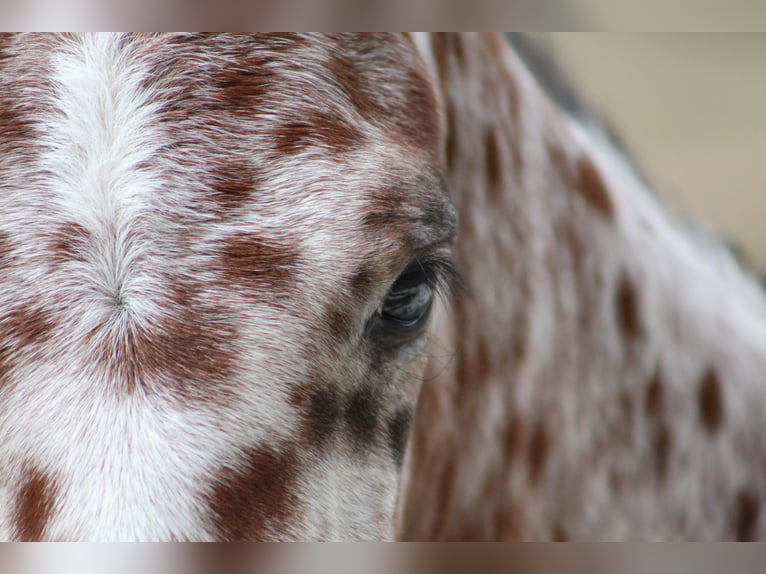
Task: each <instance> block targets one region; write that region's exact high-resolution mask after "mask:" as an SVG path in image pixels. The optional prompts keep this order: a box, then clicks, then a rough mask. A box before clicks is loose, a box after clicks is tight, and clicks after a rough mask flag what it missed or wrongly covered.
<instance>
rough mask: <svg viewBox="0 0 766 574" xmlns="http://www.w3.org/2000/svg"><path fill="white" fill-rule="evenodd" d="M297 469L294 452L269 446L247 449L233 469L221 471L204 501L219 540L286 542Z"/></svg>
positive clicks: (293, 516) (293, 512)
mask: <svg viewBox="0 0 766 574" xmlns="http://www.w3.org/2000/svg"><path fill="white" fill-rule="evenodd" d="M298 469H299V460H298V456H297V455H296V453H295V452H294V451H292V450H290V449H288V450H286V451H284V452H277V451H275V450H272V449H270V448H268V447H258V448H253V449H251V450H249V451H248V452H246V453H244V456H243V457H242V460H241V463H240V464H238V465H236V466H230V465H226V466H223V467H222V468H221V469H220V470H219V471H218V473H217V476H216V479H215V481H214V483H213V485H212V492H211V494H210V495H209V498H208V504H209V509H210V519H211V522H212V525H213V526H214V528H215V530H216V536H217V538H218V540H220V541H259V540H282V539H285V538H286V537H287V530H286V527H287V526H289V525H290V524H291V523H292V522H293V521H295V520H296V519H297V513H298V498H297V495H296V493H295V488H296V484H297V477H298V473H299V470H298Z"/></svg>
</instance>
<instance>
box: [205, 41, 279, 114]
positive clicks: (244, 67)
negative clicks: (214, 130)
mask: <svg viewBox="0 0 766 574" xmlns="http://www.w3.org/2000/svg"><path fill="white" fill-rule="evenodd" d="M266 63H267V59H266V58H264V57H259V56H254V55H252V54H250V55H248V57H246V58H241V59H240V61H239V62H238V64H237V65H236V66H231V67H229V68H225V69H223V70H221V71H219V72H217V73H216V74H215V76H214V77H213V85H214V86H215V87H216V88H218V91H217V92H216V103H218V104H220V105H221V106H222V107H223V108H224V109H226V110H227V111H230V112H232V113H234V114H238V115H243V116H245V117H253V116H254V115H255V114H257V113H258V112H259V110H260V109H261V108H262V107H263V105H264V103H265V102H268V99H267V96H268V95H269V93H270V92H271V90H272V89H273V87H274V85H275V84H276V83H277V82H278V80H279V78H278V76H277V75H276V74H275V73H274V72H273V71H272V70H271V69H270V68H269V67H268V66H267V65H265V64H266Z"/></svg>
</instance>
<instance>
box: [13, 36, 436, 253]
mask: <svg viewBox="0 0 766 574" xmlns="http://www.w3.org/2000/svg"><path fill="white" fill-rule="evenodd" d="M23 42H26V43H27V44H28V45H27V46H24V45H23V44H22V43H23ZM6 44H8V42H6ZM11 44H12V43H11ZM18 44H19V45H18V46H17V47H16V48H14V47H13V46H12V45H11V46H6V47H5V48H4V52H5V53H4V54H3V56H4V61H3V63H2V65H0V80H2V76H3V75H4V73H3V72H5V74H6V75H5V77H6V82H4V84H7V87H9V90H8V91H7V93H6V100H7V101H8V103H9V108H10V107H11V104H13V107H16V106H15V103H16V100H23V99H27V100H34V99H40V100H41V101H40V102H39V106H38V107H39V108H40V109H42V110H43V112H49V111H50V110H51V108H53V109H54V110H55V108H56V107H58V108H59V109H58V110H55V112H62V111H63V112H64V114H61V113H54V116H56V121H54V122H52V123H51V124H50V125H45V126H44V128H45V130H50V129H51V128H52V127H53V128H54V132H55V128H56V127H59V128H61V131H62V134H61V137H59V140H60V141H58V144H60V145H59V150H58V151H61V150H62V149H65V150H66V154H62V153H58V157H64V155H66V156H67V157H66V158H65V159H66V161H65V163H68V164H74V165H85V163H86V162H85V161H84V160H82V157H83V156H87V157H88V158H89V159H88V160H87V161H88V162H89V163H88V169H90V166H92V165H94V164H96V163H98V162H100V163H101V165H102V166H103V165H106V164H108V165H109V169H108V170H102V172H104V173H106V172H108V173H109V174H111V178H112V180H113V181H111V182H108V183H109V186H110V188H112V189H119V188H121V186H122V184H123V182H124V181H126V180H129V179H130V177H131V176H132V174H136V173H139V174H147V173H153V174H155V175H158V177H157V178H155V179H154V180H153V181H154V182H156V181H157V180H158V179H161V180H162V182H163V185H162V187H163V189H162V194H163V197H162V198H158V196H157V195H156V194H155V196H154V197H152V198H151V201H152V202H154V203H155V205H157V204H163V203H168V202H169V200H168V199H167V198H170V197H177V198H178V200H179V203H180V202H185V203H186V205H188V206H190V207H192V209H195V210H196V212H197V215H196V216H195V217H193V218H192V219H195V221H194V223H195V224H196V223H199V222H200V221H201V220H202V219H203V218H204V214H207V215H210V217H211V218H218V219H226V218H230V216H235V217H240V218H244V219H247V218H248V217H250V218H252V217H256V216H257V217H260V218H261V220H260V223H263V225H259V227H260V228H261V229H262V230H265V231H268V230H272V231H274V233H275V234H277V235H279V236H280V237H281V238H282V239H285V238H286V237H287V235H289V234H292V235H293V236H297V235H300V233H301V230H303V231H306V230H308V229H309V228H310V225H308V226H307V225H304V226H301V225H295V224H300V223H310V222H314V223H315V222H316V221H317V220H318V219H322V217H321V215H322V214H323V215H325V216H327V217H324V219H323V221H322V223H323V228H324V229H326V230H330V229H333V228H335V229H336V231H337V230H340V231H343V230H346V231H347V230H349V229H350V227H349V223H354V222H358V221H359V219H360V217H362V218H365V217H367V220H368V221H372V220H374V219H375V217H368V216H367V214H366V213H365V212H367V211H369V210H370V209H372V210H374V211H375V213H376V214H378V215H380V214H381V213H382V212H383V211H386V210H387V211H386V213H387V215H389V216H390V215H391V214H392V213H394V212H397V211H398V212H399V213H402V212H405V211H406V210H407V207H411V205H412V204H421V205H424V202H425V203H428V202H430V203H431V206H430V207H428V206H425V207H424V209H426V210H430V212H431V213H433V212H434V211H435V210H434V209H433V206H434V205H435V204H437V203H439V197H437V196H439V195H443V190H442V189H441V185H440V183H439V175H438V172H439V169H440V168H439V158H438V156H439V150H440V148H441V133H440V121H439V118H438V112H437V111H436V110H437V105H436V102H435V99H434V94H433V88H432V86H431V84H430V81H429V80H428V78H427V76H426V74H425V73H424V71H423V68H422V65H421V62H420V60H419V57H418V56H417V53H416V51H415V49H414V47H413V46H412V45H411V43H410V42H409V41H408V40H407V39H406V38H404V37H400V36H395V35H386V34H382V35H354V34H344V35H329V36H328V35H311V34H285V35H265V34H248V35H204V34H191V35H189V34H179V35H120V36H114V35H109V36H92V35H82V36H66V37H55V36H54V37H32V38H22V39H20V40H18ZM29 45H32V46H33V47H35V48H36V49H30V48H29ZM14 56H16V57H15V58H14ZM19 56H20V57H19ZM30 60H33V61H30ZM34 63H37V64H38V65H37V66H34V65H32V64H34ZM3 68H8V69H6V70H4V69H3ZM22 68H25V69H26V70H27V72H26V73H27V75H28V76H29V77H28V78H26V79H27V80H29V82H26V83H27V84H28V85H39V86H41V87H40V89H38V90H37V91H36V92H32V91H31V90H27V91H26V92H24V93H22V91H21V90H20V89H15V88H13V86H12V85H11V84H9V83H8V81H10V80H12V79H13V78H14V77H16V76H17V74H18V73H20V71H21V69H22ZM29 70H32V71H31V72H30V71H29ZM35 75H37V76H38V77H37V78H35V77H34V76H35ZM77 75H79V77H77V78H73V76H77ZM50 77H53V82H49V81H46V80H50ZM35 79H36V80H39V81H37V82H35V81H33V80H35ZM17 85H18V84H17ZM51 86H54V88H51ZM46 90H50V92H49V93H47V94H46ZM70 92H71V93H70ZM82 93H87V94H89V95H88V96H87V97H82ZM94 94H95V95H94ZM46 96H47V97H46ZM86 100H88V101H86ZM51 101H52V102H54V103H53V105H51V104H50V102H51ZM126 101H127V102H128V103H126ZM33 103H38V102H33ZM0 105H1V104H0ZM22 107H23V106H22ZM29 109H30V110H31V111H36V109H35V108H34V106H29ZM86 110H92V113H90V112H86ZM66 114H69V115H70V116H75V117H86V118H87V116H94V117H95V118H98V119H99V120H100V121H102V122H104V123H109V124H110V125H109V126H107V127H104V126H99V125H96V121H91V119H90V118H87V119H84V120H83V121H79V120H78V121H79V123H78V124H77V126H75V127H73V125H74V124H75V123H77V122H71V121H70V122H64V121H59V120H61V117H62V116H64V115H66ZM22 116H23V114H20V120H19V124H20V125H22V124H23V125H25V126H26V125H31V124H34V123H35V121H36V120H35V119H34V116H33V115H32V114H31V113H30V114H29V117H22ZM63 132H66V133H63ZM139 133H140V134H141V135H140V136H136V134H139ZM46 137H47V136H46ZM56 137H57V134H56V133H54V134H53V136H51V137H50V138H48V141H50V140H51V139H52V140H55V139H56ZM67 138H68V139H70V140H77V139H78V138H79V139H81V140H85V141H86V142H89V143H87V144H83V146H80V147H83V148H87V146H88V145H91V144H92V145H91V147H92V148H94V150H95V151H90V150H88V149H85V152H84V153H79V152H78V154H75V151H76V150H75V151H73V150H72V149H67V146H65V145H61V144H62V143H63V139H67ZM38 139H43V138H42V137H40V138H38ZM54 143H55V142H54ZM74 143H76V144H80V143H81V142H79V141H74ZM103 143H107V144H108V145H109V146H110V149H111V150H113V151H114V152H115V153H113V154H112V155H111V156H110V155H109V154H107V153H106V152H104V149H103V147H104V146H103V145H101V144H103ZM96 144H98V145H100V146H101V148H102V149H100V150H97V149H95V148H96ZM136 149H138V150H143V152H145V153H142V152H138V153H137V152H136V151H135V150H136ZM17 151H18V152H19V153H21V151H23V150H20V149H19V150H17ZM10 155H13V154H10ZM75 155H76V157H75ZM115 156H118V157H119V158H120V163H119V165H115V160H114V157H115ZM72 159H74V161H70V160H72ZM10 163H12V162H9V165H10ZM56 169H57V168H55V166H54V170H56ZM61 171H62V170H58V172H61ZM81 179H82V180H84V179H85V178H84V177H83V178H81ZM102 180H103V178H102ZM116 180H119V181H116ZM115 183H116V185H112V184H115ZM149 183H152V182H149ZM99 185H101V184H99ZM403 190H406V193H402V191H403ZM144 194H146V193H145V192H144ZM123 195H125V197H126V198H127V199H128V200H129V202H133V201H134V199H135V197H137V195H138V194H136V196H133V195H130V197H128V195H129V194H127V193H123ZM82 196H83V194H82V193H80V194H78V197H79V198H80V199H82ZM86 199H87V198H86ZM160 207H161V208H163V209H164V211H170V208H171V207H172V206H170V205H169V204H168V205H164V206H163V205H160ZM160 211H162V209H161V210H160ZM176 211H177V210H176ZM330 214H331V215H332V217H329V215H330ZM175 216H176V217H177V218H179V217H180V218H181V219H182V218H183V217H184V214H183V213H180V214H179V213H176V215H175ZM152 217H155V215H153V216H152ZM156 217H160V215H156ZM376 221H378V222H379V223H384V222H389V223H390V218H389V219H388V220H386V218H384V217H377V220H376ZM251 223H252V222H251ZM227 225H228V226H229V227H231V225H232V224H229V223H227ZM277 230H278V232H277ZM349 239H350V240H351V241H352V242H353V241H358V239H352V238H350V235H349Z"/></svg>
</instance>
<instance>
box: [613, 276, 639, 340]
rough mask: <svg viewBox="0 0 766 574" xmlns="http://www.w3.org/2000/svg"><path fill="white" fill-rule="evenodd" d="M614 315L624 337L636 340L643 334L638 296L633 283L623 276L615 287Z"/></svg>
mask: <svg viewBox="0 0 766 574" xmlns="http://www.w3.org/2000/svg"><path fill="white" fill-rule="evenodd" d="M615 313H616V315H617V324H618V325H619V327H620V330H621V331H622V334H623V335H624V336H625V337H628V338H636V337H639V336H641V335H642V334H643V332H644V329H643V325H642V323H641V316H640V313H641V311H640V307H639V301H638V294H637V293H636V288H635V286H634V285H633V282H632V281H631V280H630V278H629V277H628V276H627V275H625V274H623V275H622V276H621V277H620V282H619V284H618V286H617V293H616V297H615Z"/></svg>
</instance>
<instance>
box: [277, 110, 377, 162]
mask: <svg viewBox="0 0 766 574" xmlns="http://www.w3.org/2000/svg"><path fill="white" fill-rule="evenodd" d="M272 135H273V141H274V148H275V149H276V150H277V151H278V152H279V153H280V154H297V153H300V152H302V151H305V150H307V149H309V148H311V147H314V146H319V147H322V148H325V149H326V150H327V151H329V152H330V153H334V154H341V153H345V152H348V151H350V150H352V149H354V148H358V147H359V146H360V145H361V143H362V140H363V135H362V133H361V132H360V131H359V130H358V129H357V128H356V127H355V126H353V125H352V124H350V123H348V122H347V121H346V120H344V119H343V118H342V117H341V116H340V115H333V114H329V113H327V112H323V111H319V110H314V111H306V112H305V113H304V114H302V116H301V118H300V119H295V120H292V121H287V122H284V123H282V124H280V125H279V126H278V127H277V128H275V129H274V131H273V133H272Z"/></svg>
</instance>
